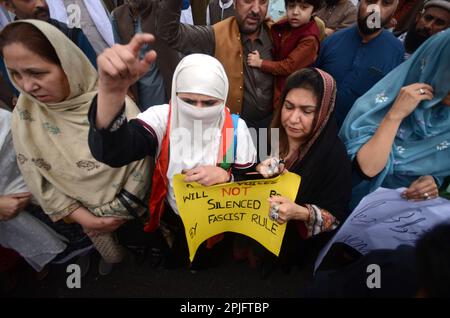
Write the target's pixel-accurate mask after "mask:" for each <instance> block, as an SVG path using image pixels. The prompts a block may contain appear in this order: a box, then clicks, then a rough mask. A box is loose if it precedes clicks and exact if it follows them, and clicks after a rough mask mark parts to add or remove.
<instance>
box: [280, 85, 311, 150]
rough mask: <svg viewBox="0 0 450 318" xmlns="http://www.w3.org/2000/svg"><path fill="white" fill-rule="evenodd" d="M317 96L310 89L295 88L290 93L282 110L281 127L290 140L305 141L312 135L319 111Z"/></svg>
mask: <svg viewBox="0 0 450 318" xmlns="http://www.w3.org/2000/svg"><path fill="white" fill-rule="evenodd" d="M317 103H318V101H317V96H316V95H315V94H314V93H313V92H312V91H311V90H308V89H304V88H294V89H291V90H290V91H289V93H288V94H287V95H286V98H285V100H284V103H283V106H282V107H283V108H282V110H281V125H282V126H283V128H284V129H285V130H286V135H287V136H288V139H290V140H292V141H294V142H303V141H305V140H306V139H307V138H308V136H309V135H310V133H311V130H312V126H313V121H314V117H315V114H316V110H317Z"/></svg>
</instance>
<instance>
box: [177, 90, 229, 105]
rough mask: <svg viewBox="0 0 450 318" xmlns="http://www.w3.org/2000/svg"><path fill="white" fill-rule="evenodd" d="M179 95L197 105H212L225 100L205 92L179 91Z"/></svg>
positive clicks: (186, 101)
mask: <svg viewBox="0 0 450 318" xmlns="http://www.w3.org/2000/svg"><path fill="white" fill-rule="evenodd" d="M177 95H178V97H179V98H180V99H181V100H182V101H184V102H185V103H188V104H190V105H192V106H195V107H211V106H217V105H219V104H220V103H222V102H223V101H222V100H220V99H218V98H215V97H211V96H208V95H203V94H194V93H178V94H177Z"/></svg>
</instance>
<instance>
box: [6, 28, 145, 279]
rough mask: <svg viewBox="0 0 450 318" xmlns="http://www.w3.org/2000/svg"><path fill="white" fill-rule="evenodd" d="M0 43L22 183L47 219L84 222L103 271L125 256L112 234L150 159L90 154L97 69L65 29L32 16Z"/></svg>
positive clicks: (140, 187)
mask: <svg viewBox="0 0 450 318" xmlns="http://www.w3.org/2000/svg"><path fill="white" fill-rule="evenodd" d="M0 49H1V52H2V55H3V57H4V60H5V63H6V65H7V68H8V72H9V75H10V78H11V80H12V82H13V83H14V85H15V86H16V87H17V89H18V90H19V91H20V93H21V94H20V97H19V99H18V101H17V105H16V108H15V109H14V113H13V118H12V124H11V127H12V136H13V142H14V148H15V150H16V155H17V160H18V163H19V168H20V170H21V172H22V175H23V177H24V179H25V182H26V184H27V186H28V189H29V191H30V192H31V193H32V194H33V196H34V197H35V198H36V199H37V200H38V202H39V204H40V206H41V207H42V208H43V210H44V211H45V212H46V213H47V215H48V216H49V217H50V218H51V219H52V220H53V221H55V222H56V221H59V220H62V219H65V220H68V221H73V222H76V223H78V224H80V225H81V226H82V227H83V228H84V231H85V232H86V233H87V234H88V235H89V236H90V238H91V240H92V242H93V243H94V245H95V247H96V248H97V250H98V251H99V253H100V254H101V256H102V261H101V262H100V267H99V270H100V273H101V274H106V273H108V272H109V271H110V270H111V269H112V267H111V266H112V265H111V264H113V263H117V262H120V261H121V260H122V258H123V250H122V249H121V247H120V245H118V244H117V243H116V242H115V240H114V239H113V236H112V235H111V234H112V233H113V232H114V231H115V230H116V229H117V228H118V227H120V226H121V225H122V224H123V223H124V222H125V221H126V220H128V219H130V218H132V217H131V216H130V212H129V211H128V210H127V208H126V207H125V205H126V204H125V205H124V203H122V202H124V201H123V200H125V201H127V202H128V203H129V205H130V206H131V207H132V208H137V204H138V203H136V202H135V201H137V200H133V199H132V198H139V199H143V198H144V196H145V194H146V192H147V190H148V185H149V182H148V177H147V176H148V173H149V167H150V161H149V160H148V159H146V160H141V161H137V162H134V163H132V164H129V165H127V166H124V167H123V168H121V169H114V168H111V167H109V166H107V165H103V164H101V163H100V162H97V161H96V160H95V159H94V158H93V157H92V155H91V152H90V150H89V146H88V132H89V122H88V120H87V119H88V117H87V115H88V110H89V106H90V104H91V102H92V99H93V98H94V97H95V95H96V93H97V91H96V90H97V73H96V71H95V69H94V68H93V67H92V65H91V64H90V62H89V60H88V59H87V58H86V57H85V55H84V54H83V53H82V51H80V50H79V49H78V47H76V45H75V44H73V43H72V42H71V41H70V40H69V39H67V37H66V36H64V34H63V33H61V32H60V31H58V30H57V29H56V28H54V27H53V26H51V25H50V24H48V23H45V22H41V21H36V20H24V21H20V22H16V23H12V24H10V25H8V26H7V27H5V28H4V29H3V31H2V33H1V34H0ZM126 112H127V115H128V116H130V117H131V116H135V115H137V114H138V108H137V107H136V105H134V104H132V103H131V102H129V103H127V107H126ZM130 194H131V195H130Z"/></svg>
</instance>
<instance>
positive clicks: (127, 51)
mask: <svg viewBox="0 0 450 318" xmlns="http://www.w3.org/2000/svg"><path fill="white" fill-rule="evenodd" d="M154 41H155V37H154V36H153V35H151V34H149V33H142V34H136V35H135V36H134V37H133V38H132V39H131V41H130V43H128V44H126V45H120V44H116V45H114V46H113V47H111V48H109V49H106V50H105V51H104V52H103V53H102V54H101V55H100V56H99V57H98V59H97V64H98V73H99V84H98V89H99V91H98V112H97V128H106V127H108V126H109V124H110V123H111V122H112V120H113V119H114V118H115V117H116V116H117V114H118V113H119V111H120V110H121V109H122V106H123V102H124V100H125V97H126V94H127V92H128V88H129V87H130V86H131V85H133V84H134V83H136V81H137V80H139V79H140V78H141V77H142V76H143V75H144V74H145V73H147V72H148V70H149V69H150V66H151V64H152V63H153V62H155V60H156V52H155V51H153V50H151V51H149V52H148V53H147V54H145V56H144V57H143V58H142V59H141V58H140V51H141V49H142V47H143V46H144V45H146V44H148V43H152V42H154Z"/></svg>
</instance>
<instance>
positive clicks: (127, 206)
mask: <svg viewBox="0 0 450 318" xmlns="http://www.w3.org/2000/svg"><path fill="white" fill-rule="evenodd" d="M117 197H118V198H119V201H120V203H122V205H123V206H124V207H125V209H127V210H128V212H130V214H131V215H132V216H133V217H134V218H135V219H137V220H139V221H140V222H141V223H142V225H144V222H143V221H142V219H141V217H140V216H139V215H138V214H137V212H136V210H135V209H133V207H132V206H131V205H130V204H129V203H128V201H127V199H128V200H130V201H133V202H135V203H136V204H138V205H140V206H141V207H143V208H144V209H145V212H146V213H147V212H148V208H147V206H146V205H145V204H144V203H143V202H142V201H141V200H140V199H139V198H138V197H136V196H135V195H133V194H131V193H130V192H128V191H126V190H123V189H122V191H120V193H119V195H118V196H117ZM125 197H126V198H125ZM147 214H148V213H147Z"/></svg>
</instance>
